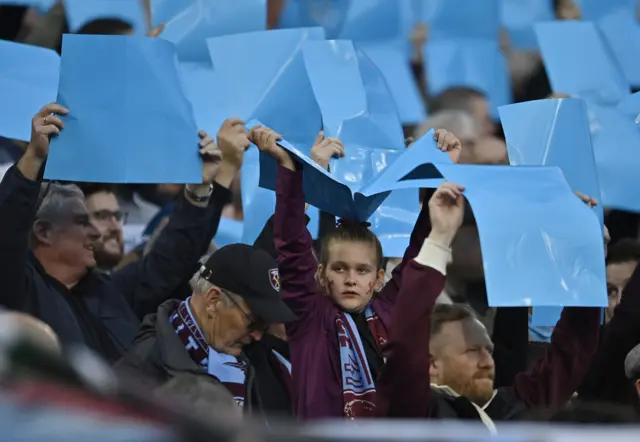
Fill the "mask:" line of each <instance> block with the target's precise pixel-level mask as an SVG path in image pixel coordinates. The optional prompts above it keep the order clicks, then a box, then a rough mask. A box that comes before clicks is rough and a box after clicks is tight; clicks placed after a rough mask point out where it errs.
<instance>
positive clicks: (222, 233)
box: [213, 218, 243, 248]
mask: <svg viewBox="0 0 640 442" xmlns="http://www.w3.org/2000/svg"><path fill="white" fill-rule="evenodd" d="M242 229H243V222H242V221H237V220H235V219H231V218H220V224H219V225H218V231H217V232H216V236H215V237H214V238H213V243H214V244H215V245H216V246H218V248H220V247H224V246H228V245H229V244H238V243H240V241H241V239H242Z"/></svg>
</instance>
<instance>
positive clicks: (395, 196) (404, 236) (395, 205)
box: [369, 189, 420, 258]
mask: <svg viewBox="0 0 640 442" xmlns="http://www.w3.org/2000/svg"><path fill="white" fill-rule="evenodd" d="M419 213H420V202H419V190H418V189H403V190H396V191H394V192H391V193H390V194H389V196H388V197H387V199H386V200H384V202H383V203H382V204H381V205H380V207H378V209H377V210H376V211H375V213H374V214H373V216H372V217H371V218H369V222H370V223H371V227H370V230H371V231H372V232H373V233H375V234H376V236H377V237H378V239H379V240H380V244H381V245H382V254H383V255H384V257H385V258H402V257H403V256H404V252H405V250H406V249H407V247H409V240H410V238H411V232H412V231H413V227H414V226H415V224H416V221H417V220H418V214H419Z"/></svg>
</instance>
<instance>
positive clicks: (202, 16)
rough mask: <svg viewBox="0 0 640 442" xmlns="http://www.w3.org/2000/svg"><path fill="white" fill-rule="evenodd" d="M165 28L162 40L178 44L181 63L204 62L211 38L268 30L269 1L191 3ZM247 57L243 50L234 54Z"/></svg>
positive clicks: (197, 1) (193, 1) (192, 0)
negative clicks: (208, 41)
mask: <svg viewBox="0 0 640 442" xmlns="http://www.w3.org/2000/svg"><path fill="white" fill-rule="evenodd" d="M165 25H166V27H165V29H164V31H163V32H162V34H160V37H161V38H164V39H165V40H169V41H170V42H172V43H174V44H175V45H176V47H177V51H178V57H179V58H180V60H181V61H193V62H204V61H206V60H207V56H208V52H207V44H206V40H207V39H208V38H212V37H219V36H222V35H230V34H240V33H243V32H252V31H261V30H264V29H266V27H267V6H266V0H191V1H190V5H189V6H188V7H187V8H186V9H184V10H182V11H181V12H179V13H178V14H176V15H174V16H173V17H171V18H170V19H168V20H167V21H166V23H165ZM251 53H252V54H253V52H251ZM246 54H247V48H244V50H243V51H241V52H238V53H234V54H233V55H234V56H235V57H238V58H243V57H244V58H250V57H247V56H246ZM255 67H256V66H255V65H254V69H255Z"/></svg>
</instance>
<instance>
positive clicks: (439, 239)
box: [428, 230, 456, 249]
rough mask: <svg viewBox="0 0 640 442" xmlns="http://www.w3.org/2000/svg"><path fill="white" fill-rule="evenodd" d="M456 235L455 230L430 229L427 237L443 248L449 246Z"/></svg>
mask: <svg viewBox="0 0 640 442" xmlns="http://www.w3.org/2000/svg"><path fill="white" fill-rule="evenodd" d="M455 237H456V232H455V231H453V232H451V231H438V230H431V233H429V236H428V239H429V240H430V241H431V242H433V243H435V244H437V245H439V246H441V247H444V248H447V249H449V248H451V244H452V243H453V239H454V238H455Z"/></svg>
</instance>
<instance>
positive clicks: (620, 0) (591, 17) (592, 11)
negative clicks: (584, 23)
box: [575, 0, 636, 21]
mask: <svg viewBox="0 0 640 442" xmlns="http://www.w3.org/2000/svg"><path fill="white" fill-rule="evenodd" d="M575 1H576V3H577V4H578V6H579V7H580V12H581V14H582V19H583V20H588V21H596V20H598V19H599V18H601V17H603V16H605V15H607V14H610V13H612V12H616V11H623V12H627V13H630V14H635V9H636V0H606V1H602V0H575Z"/></svg>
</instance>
